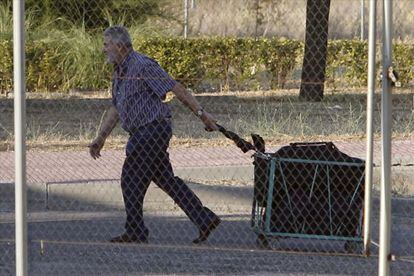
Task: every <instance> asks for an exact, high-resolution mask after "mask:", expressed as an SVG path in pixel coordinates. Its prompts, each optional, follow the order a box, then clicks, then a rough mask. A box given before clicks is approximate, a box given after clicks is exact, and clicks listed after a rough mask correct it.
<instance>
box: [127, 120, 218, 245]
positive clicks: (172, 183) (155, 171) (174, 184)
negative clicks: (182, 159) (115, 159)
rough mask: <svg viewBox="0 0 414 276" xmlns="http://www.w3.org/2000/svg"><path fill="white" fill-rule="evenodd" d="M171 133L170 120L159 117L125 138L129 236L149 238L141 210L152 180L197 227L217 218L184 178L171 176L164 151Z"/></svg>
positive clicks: (166, 154)
mask: <svg viewBox="0 0 414 276" xmlns="http://www.w3.org/2000/svg"><path fill="white" fill-rule="evenodd" d="M171 136H172V128H171V123H170V122H169V121H167V120H162V121H156V122H153V123H150V124H148V125H146V126H144V127H140V128H139V129H138V130H137V131H135V132H134V133H133V134H131V136H130V138H129V140H128V143H127V146H126V158H125V161H124V165H123V168H122V176H121V187H122V194H123V198H124V204H125V211H126V215H127V218H126V223H125V229H126V232H127V233H128V234H130V235H134V236H137V237H139V238H147V237H148V228H146V227H145V225H144V219H143V210H142V209H143V202H144V197H145V193H146V192H147V189H148V186H149V184H150V182H151V181H153V182H154V183H155V184H156V185H157V186H158V187H160V188H161V189H162V190H163V191H164V192H166V193H167V194H168V195H169V196H170V197H171V198H172V199H173V200H174V202H175V203H176V204H177V205H178V206H180V208H181V209H182V210H183V211H184V212H185V214H186V215H187V216H188V217H189V219H190V220H191V221H192V222H193V223H194V224H195V225H196V226H197V227H198V228H199V230H204V229H205V228H206V227H207V226H208V225H209V224H210V223H211V222H212V221H213V220H214V219H215V218H216V217H217V216H216V215H215V214H214V213H213V212H212V211H211V210H210V209H208V208H206V207H203V204H202V203H201V201H200V199H199V198H198V197H197V196H196V195H195V194H194V192H193V191H192V190H191V189H190V188H189V187H188V186H187V184H186V183H184V181H183V180H181V179H180V178H179V177H176V176H174V172H173V169H172V166H171V163H170V159H169V155H168V152H167V149H168V145H169V141H170V139H171Z"/></svg>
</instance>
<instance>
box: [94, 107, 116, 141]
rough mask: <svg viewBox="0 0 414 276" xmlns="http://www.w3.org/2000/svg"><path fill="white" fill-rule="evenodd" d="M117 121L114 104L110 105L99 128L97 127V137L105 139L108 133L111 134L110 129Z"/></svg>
mask: <svg viewBox="0 0 414 276" xmlns="http://www.w3.org/2000/svg"><path fill="white" fill-rule="evenodd" d="M118 121H119V115H118V111H117V110H116V108H115V107H114V106H111V107H110V108H109V110H108V113H107V114H106V116H105V118H104V120H103V123H102V126H101V128H100V129H99V133H98V137H97V138H99V139H102V140H106V138H107V137H108V136H109V134H111V132H112V130H113V129H114V128H115V126H116V124H117V123H118Z"/></svg>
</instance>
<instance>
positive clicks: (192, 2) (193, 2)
mask: <svg viewBox="0 0 414 276" xmlns="http://www.w3.org/2000/svg"><path fill="white" fill-rule="evenodd" d="M195 5H196V4H195V0H191V9H194V8H195Z"/></svg>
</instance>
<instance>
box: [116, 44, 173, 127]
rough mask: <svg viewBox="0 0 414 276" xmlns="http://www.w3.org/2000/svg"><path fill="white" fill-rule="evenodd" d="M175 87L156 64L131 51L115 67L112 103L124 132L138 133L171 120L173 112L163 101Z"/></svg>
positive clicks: (171, 80)
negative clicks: (159, 121)
mask: <svg viewBox="0 0 414 276" xmlns="http://www.w3.org/2000/svg"><path fill="white" fill-rule="evenodd" d="M175 84H176V81H175V80H174V79H172V78H171V77H170V76H169V75H168V74H167V73H166V72H165V71H164V70H163V69H162V68H161V66H160V65H159V64H158V63H157V62H156V61H155V60H153V59H151V58H149V57H147V56H145V55H142V54H140V53H137V52H135V51H131V52H130V53H129V54H128V56H127V57H126V58H125V59H124V61H123V62H122V63H121V64H120V65H118V66H115V70H114V73H113V77H112V103H113V105H114V106H115V107H116V109H117V110H118V114H119V117H120V121H121V125H122V128H123V129H125V130H126V131H128V132H135V131H136V130H137V129H138V128H139V127H141V126H144V125H146V124H148V123H151V122H153V121H155V120H158V119H162V118H167V117H171V110H170V108H169V106H168V105H167V104H166V103H164V102H163V100H164V99H165V96H166V94H167V92H168V91H171V90H172V88H173V87H174V86H175Z"/></svg>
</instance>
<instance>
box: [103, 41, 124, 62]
mask: <svg viewBox="0 0 414 276" xmlns="http://www.w3.org/2000/svg"><path fill="white" fill-rule="evenodd" d="M102 50H103V52H104V54H105V55H106V58H107V61H108V62H109V63H113V64H117V63H119V62H120V59H121V49H120V47H119V45H117V44H115V43H113V42H112V40H111V39H110V38H109V37H107V36H105V37H104V42H103V49H102Z"/></svg>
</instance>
